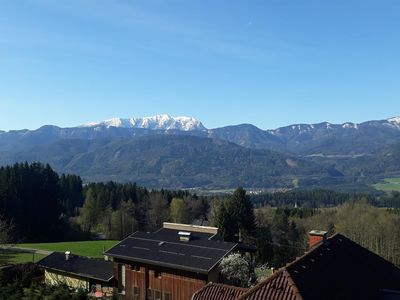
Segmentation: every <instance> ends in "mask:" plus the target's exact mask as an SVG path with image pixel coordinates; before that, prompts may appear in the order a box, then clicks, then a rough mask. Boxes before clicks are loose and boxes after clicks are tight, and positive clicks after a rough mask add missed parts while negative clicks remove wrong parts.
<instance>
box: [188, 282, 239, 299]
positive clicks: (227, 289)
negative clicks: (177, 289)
mask: <svg viewBox="0 0 400 300" xmlns="http://www.w3.org/2000/svg"><path fill="white" fill-rule="evenodd" d="M246 291H247V289H245V288H239V287H234V286H230V285H225V284H219V283H212V282H211V283H209V284H207V285H206V286H204V287H203V288H202V289H201V290H199V291H197V292H196V293H195V294H194V295H193V297H192V300H210V299H212V300H235V299H236V298H237V297H239V296H240V295H242V294H244V293H245V292H246Z"/></svg>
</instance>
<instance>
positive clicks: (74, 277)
mask: <svg viewBox="0 0 400 300" xmlns="http://www.w3.org/2000/svg"><path fill="white" fill-rule="evenodd" d="M37 265H38V266H39V267H41V268H43V269H44V276H45V283H46V285H59V284H65V285H67V286H68V287H70V288H73V289H79V288H82V289H85V290H87V291H91V290H92V287H95V288H96V287H97V289H98V290H103V291H104V290H105V289H107V290H112V287H113V286H114V274H113V263H112V262H110V261H105V260H101V259H94V258H87V257H82V256H78V255H72V254H71V253H70V252H69V251H67V252H65V253H60V252H53V253H52V254H50V255H48V256H46V257H45V258H43V259H41V260H40V261H38V262H37ZM109 288H111V289H109ZM93 292H95V290H94V291H93Z"/></svg>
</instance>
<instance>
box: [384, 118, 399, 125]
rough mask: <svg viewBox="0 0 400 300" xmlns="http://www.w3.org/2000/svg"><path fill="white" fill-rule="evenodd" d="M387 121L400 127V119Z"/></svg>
mask: <svg viewBox="0 0 400 300" xmlns="http://www.w3.org/2000/svg"><path fill="white" fill-rule="evenodd" d="M387 121H388V122H389V123H391V124H393V125H395V126H397V127H400V117H393V118H390V119H387Z"/></svg>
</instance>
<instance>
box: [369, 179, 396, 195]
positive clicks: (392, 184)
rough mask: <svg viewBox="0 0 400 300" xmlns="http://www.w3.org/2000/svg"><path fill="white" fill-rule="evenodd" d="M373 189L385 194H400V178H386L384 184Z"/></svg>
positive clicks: (378, 184)
mask: <svg viewBox="0 0 400 300" xmlns="http://www.w3.org/2000/svg"><path fill="white" fill-rule="evenodd" d="M373 187H374V188H375V189H377V190H381V191H385V192H389V191H399V192H400V178H385V179H384V180H383V182H381V183H377V184H374V185H373Z"/></svg>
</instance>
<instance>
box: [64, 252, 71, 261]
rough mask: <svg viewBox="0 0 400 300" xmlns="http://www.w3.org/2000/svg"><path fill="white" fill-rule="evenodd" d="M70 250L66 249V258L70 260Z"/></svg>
mask: <svg viewBox="0 0 400 300" xmlns="http://www.w3.org/2000/svg"><path fill="white" fill-rule="evenodd" d="M70 254H71V252H70V251H65V260H69V255H70Z"/></svg>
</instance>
